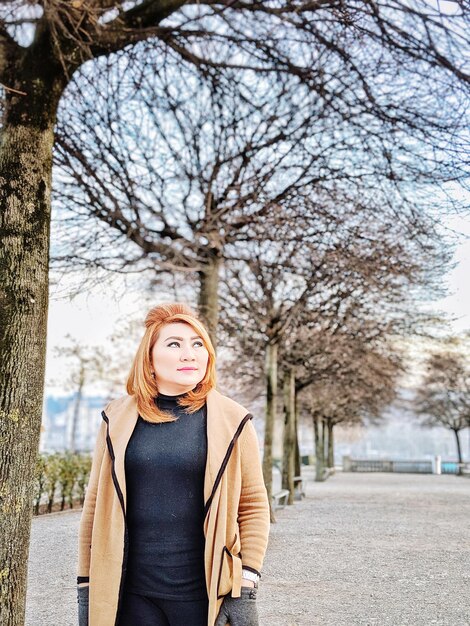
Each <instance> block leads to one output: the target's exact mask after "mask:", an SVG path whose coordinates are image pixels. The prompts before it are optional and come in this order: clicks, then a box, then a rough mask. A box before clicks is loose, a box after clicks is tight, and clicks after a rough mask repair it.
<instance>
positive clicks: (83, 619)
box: [77, 585, 90, 626]
mask: <svg viewBox="0 0 470 626" xmlns="http://www.w3.org/2000/svg"><path fill="white" fill-rule="evenodd" d="M89 594H90V585H80V586H78V587H77V602H78V626H88V600H89Z"/></svg>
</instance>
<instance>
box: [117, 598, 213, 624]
mask: <svg viewBox="0 0 470 626" xmlns="http://www.w3.org/2000/svg"><path fill="white" fill-rule="evenodd" d="M208 607H209V601H208V599H207V598H206V599H205V600H187V601H182V600H165V599H163V598H149V597H147V596H141V595H138V594H136V593H132V592H130V591H126V590H124V595H123V598H122V608H121V612H120V616H119V626H189V625H191V626H207V612H208Z"/></svg>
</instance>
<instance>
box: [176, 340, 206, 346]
mask: <svg viewBox="0 0 470 626" xmlns="http://www.w3.org/2000/svg"><path fill="white" fill-rule="evenodd" d="M173 344H176V345H177V346H179V345H180V343H179V341H171V342H170V343H169V344H168V347H170V346H172V345H173ZM196 344H199V345H200V346H203V345H204V344H203V343H202V341H195V342H194V343H193V345H196Z"/></svg>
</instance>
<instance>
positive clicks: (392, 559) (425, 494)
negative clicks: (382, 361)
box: [26, 473, 470, 626]
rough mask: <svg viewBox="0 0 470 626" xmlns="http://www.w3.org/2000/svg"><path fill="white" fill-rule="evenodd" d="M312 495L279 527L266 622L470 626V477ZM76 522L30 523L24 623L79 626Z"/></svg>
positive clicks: (385, 478)
mask: <svg viewBox="0 0 470 626" xmlns="http://www.w3.org/2000/svg"><path fill="white" fill-rule="evenodd" d="M306 491H307V497H306V498H305V499H304V500H302V502H296V503H295V505H294V506H293V507H287V508H285V509H283V510H282V511H278V513H277V523H276V524H273V525H272V529H271V535H270V542H269V548H268V553H267V555H266V560H265V565H264V568H263V579H262V582H261V584H260V591H259V594H258V606H259V613H260V624H261V626H316V625H321V626H352V625H364V626H366V625H367V626H369V625H370V626H372V625H380V626H430V625H432V624H438V625H441V626H470V480H468V479H465V478H458V477H455V476H445V475H444V476H433V475H413V474H354V473H351V474H342V473H337V474H336V475H334V476H331V477H330V478H329V479H328V480H327V481H326V482H324V483H314V482H313V481H307V483H306ZM79 518H80V512H79V511H77V512H64V513H56V514H52V515H48V516H41V517H38V518H35V519H34V520H33V529H32V542H31V555H30V563H29V584H28V598H27V612H26V613H27V615H26V626H75V625H76V623H77V622H76V601H75V595H76V594H75V564H76V558H77V550H76V537H77V529H78V521H79ZM143 626H145V625H143ZM188 626H190V625H189V624H188Z"/></svg>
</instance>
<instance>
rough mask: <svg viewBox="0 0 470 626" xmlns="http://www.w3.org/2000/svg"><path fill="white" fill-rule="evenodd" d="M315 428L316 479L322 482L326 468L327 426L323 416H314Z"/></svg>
mask: <svg viewBox="0 0 470 626" xmlns="http://www.w3.org/2000/svg"><path fill="white" fill-rule="evenodd" d="M313 430H314V434H315V480H316V481H317V482H321V481H323V480H324V476H323V474H324V469H325V439H324V431H325V428H324V423H323V420H322V418H321V417H319V416H314V418H313Z"/></svg>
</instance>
